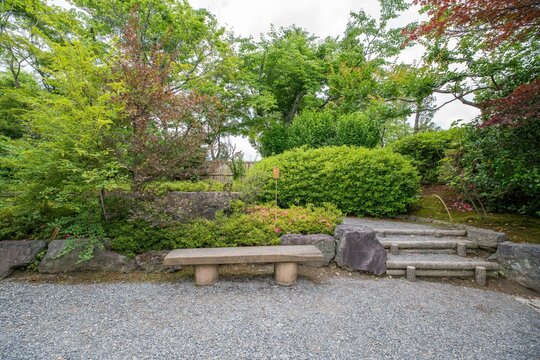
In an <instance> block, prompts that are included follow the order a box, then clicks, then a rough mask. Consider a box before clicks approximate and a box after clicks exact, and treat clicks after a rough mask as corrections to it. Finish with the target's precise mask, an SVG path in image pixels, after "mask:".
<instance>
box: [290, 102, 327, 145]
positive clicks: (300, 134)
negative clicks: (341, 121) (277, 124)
mask: <svg viewBox="0 0 540 360" xmlns="http://www.w3.org/2000/svg"><path fill="white" fill-rule="evenodd" d="M288 131H289V141H288V146H287V148H288V149H292V148H295V147H300V146H304V145H305V146H307V147H310V148H319V147H323V146H329V145H333V142H334V141H335V137H336V125H335V120H334V114H333V113H332V112H331V111H322V112H321V111H319V112H316V111H304V112H302V113H301V114H300V115H298V116H296V117H295V118H294V120H293V122H292V124H291V126H290V127H289V129H288Z"/></svg>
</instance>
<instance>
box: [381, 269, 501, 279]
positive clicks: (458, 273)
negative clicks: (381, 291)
mask: <svg viewBox="0 0 540 360" xmlns="http://www.w3.org/2000/svg"><path fill="white" fill-rule="evenodd" d="M386 275H391V276H405V275H407V269H405V270H402V269H388V270H386ZM486 275H488V276H490V277H497V275H498V273H497V271H496V270H491V271H488V272H486ZM416 276H426V277H474V276H475V271H474V270H422V269H418V270H416Z"/></svg>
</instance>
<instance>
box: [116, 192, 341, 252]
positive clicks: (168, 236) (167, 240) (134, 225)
mask: <svg viewBox="0 0 540 360" xmlns="http://www.w3.org/2000/svg"><path fill="white" fill-rule="evenodd" d="M231 208H232V210H233V211H232V213H231V214H230V215H229V216H226V215H225V214H223V213H218V214H217V215H216V219H215V220H208V219H202V218H200V219H195V220H192V221H190V222H188V223H181V222H169V223H167V224H163V225H161V226H153V225H152V224H150V223H147V222H144V221H129V220H128V221H125V220H122V221H113V222H110V223H108V224H107V225H106V228H107V234H108V236H109V237H110V238H111V240H110V245H111V248H112V249H113V250H116V251H118V252H121V253H123V254H126V255H128V256H135V255H136V254H139V253H142V252H146V251H150V250H165V249H179V248H200V247H235V246H262V245H277V244H279V236H281V235H282V234H285V233H295V234H314V233H317V234H321V233H322V234H332V233H333V232H334V229H335V227H336V225H338V224H339V223H341V221H342V219H343V218H342V215H341V212H340V211H339V210H337V209H336V207H335V206H332V205H328V204H326V205H325V206H324V207H319V208H318V207H314V206H308V207H306V208H301V207H297V206H293V207H291V208H290V209H278V210H277V211H278V212H277V219H276V212H275V208H274V207H272V206H270V205H269V206H252V207H247V208H246V206H245V204H244V203H242V202H241V201H239V200H236V201H234V202H233V203H232V204H231Z"/></svg>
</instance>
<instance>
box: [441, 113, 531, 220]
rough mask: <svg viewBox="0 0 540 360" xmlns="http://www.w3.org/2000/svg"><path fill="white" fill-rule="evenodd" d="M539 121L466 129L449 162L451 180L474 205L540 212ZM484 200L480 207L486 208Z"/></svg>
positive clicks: (448, 173) (447, 169)
mask: <svg viewBox="0 0 540 360" xmlns="http://www.w3.org/2000/svg"><path fill="white" fill-rule="evenodd" d="M539 138H540V123H539V122H538V121H536V122H533V123H531V124H528V125H525V126H521V127H507V126H493V127H486V128H482V127H480V128H479V127H477V126H476V125H474V124H471V125H468V126H466V127H465V131H464V133H463V136H462V139H461V144H460V147H458V148H457V149H456V150H455V151H453V152H451V153H450V154H449V158H448V159H447V160H446V161H445V174H446V177H447V181H448V183H449V184H450V185H451V186H453V187H454V188H456V189H457V190H458V191H460V192H462V193H463V194H464V195H465V197H466V198H467V200H469V201H471V202H472V203H473V205H474V201H475V200H477V199H478V200H480V201H481V202H482V203H483V204H484V205H485V206H486V207H487V208H488V209H489V210H493V211H511V212H518V213H522V214H531V215H536V216H540V146H539V142H538V139H539ZM482 203H480V204H477V206H482Z"/></svg>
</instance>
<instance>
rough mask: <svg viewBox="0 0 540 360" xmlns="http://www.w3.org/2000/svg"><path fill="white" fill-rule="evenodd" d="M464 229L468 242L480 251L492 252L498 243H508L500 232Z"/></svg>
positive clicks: (469, 227) (504, 235) (468, 227)
mask: <svg viewBox="0 0 540 360" xmlns="http://www.w3.org/2000/svg"><path fill="white" fill-rule="evenodd" d="M466 229H467V237H468V238H469V240H471V241H472V242H473V243H475V244H477V245H478V247H480V248H481V249H486V250H492V251H494V250H496V249H497V247H498V246H499V244H500V243H502V242H505V241H508V238H507V237H506V234H504V233H501V232H497V231H493V230H488V229H481V228H477V227H472V226H467V227H466Z"/></svg>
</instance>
